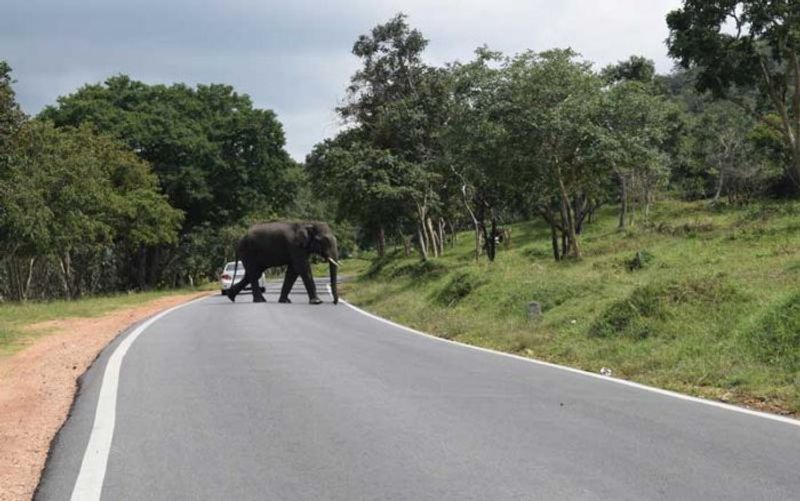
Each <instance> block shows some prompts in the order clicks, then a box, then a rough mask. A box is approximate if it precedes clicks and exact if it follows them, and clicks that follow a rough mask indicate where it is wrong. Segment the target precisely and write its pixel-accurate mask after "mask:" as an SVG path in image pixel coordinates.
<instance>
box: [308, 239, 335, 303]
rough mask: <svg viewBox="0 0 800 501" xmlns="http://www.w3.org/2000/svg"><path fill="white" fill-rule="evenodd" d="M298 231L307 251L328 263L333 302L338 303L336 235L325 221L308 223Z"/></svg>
mask: <svg viewBox="0 0 800 501" xmlns="http://www.w3.org/2000/svg"><path fill="white" fill-rule="evenodd" d="M298 231H299V232H300V235H299V237H300V239H301V240H304V241H305V242H306V244H305V247H306V249H307V250H308V252H310V253H314V254H317V255H319V256H322V258H323V259H325V260H326V261H327V262H328V264H329V265H330V268H329V269H330V277H331V293H332V294H333V304H338V303H339V291H338V289H337V284H336V282H337V272H338V268H339V262H338V259H339V248H338V246H337V243H336V237H335V236H334V234H333V232H332V231H331V228H330V227H329V226H328V225H327V224H325V223H309V224H307V225H304V226H303V227H302V228H301V229H300V230H298ZM303 233H305V234H303Z"/></svg>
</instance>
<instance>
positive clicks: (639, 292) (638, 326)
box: [589, 275, 743, 339]
mask: <svg viewBox="0 0 800 501" xmlns="http://www.w3.org/2000/svg"><path fill="white" fill-rule="evenodd" d="M742 298H743V295H742V293H741V292H740V291H739V290H738V289H737V288H736V287H735V286H734V285H733V284H731V283H729V282H728V281H727V280H726V279H725V278H724V276H719V275H718V276H713V277H703V278H691V279H685V280H677V281H670V282H666V283H661V284H658V283H655V284H648V285H646V286H643V287H639V288H637V289H636V290H634V291H633V292H632V293H631V295H630V296H628V297H627V298H625V299H623V300H620V301H617V302H615V303H613V304H612V305H611V306H609V307H608V308H607V309H606V310H605V311H604V312H603V313H602V314H601V315H600V317H599V318H598V319H597V320H595V322H594V323H593V324H592V326H591V327H590V328H589V335H590V336H592V337H601V338H606V337H614V336H624V337H628V338H632V339H646V338H648V337H650V336H652V335H654V334H657V333H658V327H659V322H661V321H664V320H668V319H669V318H670V317H671V316H672V315H673V313H674V308H675V307H678V306H681V307H688V306H700V307H706V306H711V305H718V304H721V303H725V302H735V301H738V300H740V299H742Z"/></svg>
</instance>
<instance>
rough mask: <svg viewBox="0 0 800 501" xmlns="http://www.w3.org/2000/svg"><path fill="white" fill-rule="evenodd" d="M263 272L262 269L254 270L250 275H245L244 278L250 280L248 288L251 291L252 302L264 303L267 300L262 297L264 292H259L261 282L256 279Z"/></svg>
mask: <svg viewBox="0 0 800 501" xmlns="http://www.w3.org/2000/svg"><path fill="white" fill-rule="evenodd" d="M263 274H264V270H256V272H255V273H253V274H252V275H248V276H247V277H245V280H248V279H249V280H250V289H251V290H252V291H253V302H254V303H266V302H267V300H266V299H264V294H262V293H261V284H259V283H258V279H259V278H260V277H261V275H263Z"/></svg>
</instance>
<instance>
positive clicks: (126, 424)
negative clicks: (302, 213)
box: [35, 284, 800, 500]
mask: <svg viewBox="0 0 800 501" xmlns="http://www.w3.org/2000/svg"><path fill="white" fill-rule="evenodd" d="M278 287H279V284H277V285H275V284H270V288H269V293H271V294H270V296H268V299H269V300H270V302H269V303H267V304H266V305H264V304H251V303H247V302H242V300H244V301H246V300H247V299H248V298H242V300H240V302H238V303H236V304H231V303H229V302H228V301H227V299H225V298H224V297H213V298H208V299H205V300H202V301H199V302H196V303H192V304H189V305H187V306H185V307H183V308H181V309H178V310H175V311H172V312H170V313H169V314H164V315H163V316H161V317H160V318H158V319H152V320H151V323H150V324H148V325H147V326H144V325H142V326H140V327H142V328H141V330H140V331H139V334H137V336H138V338H136V337H133V338H132V334H133V333H134V332H136V329H135V328H134V329H132V330H131V331H130V332H129V333H128V334H126V335H123V336H120V337H119V338H118V339H117V340H115V342H114V343H112V345H110V346H109V347H108V348H107V349H106V350H105V351H104V352H103V354H102V355H101V357H100V358H99V359H98V361H97V362H96V363H95V364H94V366H93V367H92V368H91V369H90V370H89V371H88V372H87V373H86V374H85V375H84V376H83V377H82V379H81V389H80V391H79V394H78V396H77V399H76V402H75V405H74V407H73V410H72V412H71V414H70V417H69V419H68V420H67V422H66V423H65V425H64V427H63V428H62V430H61V432H60V433H59V435H58V437H57V439H56V441H55V442H54V446H53V449H52V451H51V456H50V459H49V460H48V464H47V467H46V470H45V472H44V475H43V479H42V482H41V484H40V486H39V489H38V490H37V493H36V496H35V498H36V499H42V500H49V499H69V498H70V496H71V495H72V493H73V492H76V493H77V494H76V496H77V497H75V499H81V500H83V499H104V500H118V499H147V500H159V499H165V500H166V499H170V500H173V499H291V500H297V499H300V500H302V499H342V500H356V499H431V500H434V499H435V500H444V499H459V500H463V499H492V500H502V499H637V500H639V499H709V500H710V499H725V500H730V499H793V498H795V496H796V494H797V492H800V475H798V474H797V472H798V471H800V427H798V426H795V425H794V422H793V421H792V420H788V419H786V420H783V421H781V420H776V419H764V418H763V417H762V416H760V415H752V414H748V413H745V412H738V411H737V412H731V410H730V409H728V408H725V407H719V406H714V405H707V404H706V403H704V402H699V401H695V400H693V399H687V398H674V397H673V396H672V395H671V394H664V393H661V392H658V391H652V390H651V389H648V388H644V387H640V386H638V385H633V384H619V383H617V382H616V381H615V380H609V379H607V378H600V377H587V374H586V373H581V372H579V371H573V370H564V369H563V368H560V367H557V366H551V365H549V364H543V363H531V361H530V360H528V359H518V358H515V357H513V356H505V355H504V356H498V354H495V353H486V352H485V351H482V350H480V349H474V348H471V347H465V346H463V345H458V344H453V343H445V342H439V341H438V339H431V338H429V337H426V336H419V335H415V334H412V333H410V332H409V330H407V329H405V328H402V327H399V326H395V325H392V324H391V323H388V322H387V321H383V320H378V319H375V318H372V317H370V316H367V315H364V314H361V313H359V312H358V311H356V310H355V309H353V308H346V307H342V306H337V307H334V306H333V305H331V304H330V303H328V304H325V305H322V306H309V305H307V304H304V302H305V301H304V297H303V296H302V295H296V296H294V297H293V300H294V301H295V303H293V304H291V305H280V304H277V303H276V299H277V288H278ZM145 327H146V329H145ZM128 340H130V342H128V345H127V346H128V347H127V352H126V354H125V358H124V360H122V359H121V357H120V366H119V379H118V387H117V398H116V406H115V410H116V413H115V423H114V425H113V439H111V442H110V447H109V448H108V456H107V461H106V469H105V475H104V478H103V479H102V481H101V482H100V484H99V485H100V488H99V489H97V490H96V491H95V493H94V494H92V493H91V492H88V491H87V492H83V491H80V490H75V486H76V485H79V484H77V483H76V480H77V479H78V477H79V472H80V471H81V465H82V463H83V461H84V457H85V455H86V454H85V453H86V452H87V451H91V449H90V448H89V449H87V444H89V443H90V437H91V436H92V429H93V424H94V423H95V415H96V413H97V409H98V400H99V395H100V393H101V387H102V386H103V385H104V382H103V380H104V377H103V376H104V374H105V373H106V372H107V370H108V367H109V364H110V363H111V359H112V357H113V356H114V353H115V352H116V351H117V350H119V349H120V348H121V347H122V346H123V345H122V343H125V342H126V341H128ZM133 340H135V341H136V342H135V343H134V342H133ZM87 496H94V497H93V498H92V497H87Z"/></svg>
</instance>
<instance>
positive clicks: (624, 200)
mask: <svg viewBox="0 0 800 501" xmlns="http://www.w3.org/2000/svg"><path fill="white" fill-rule="evenodd" d="M619 191H620V193H619V199H620V210H619V226H618V228H619V229H621V230H623V229H625V225H626V223H627V220H628V183H627V181H626V180H625V176H624V175H623V174H619Z"/></svg>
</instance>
